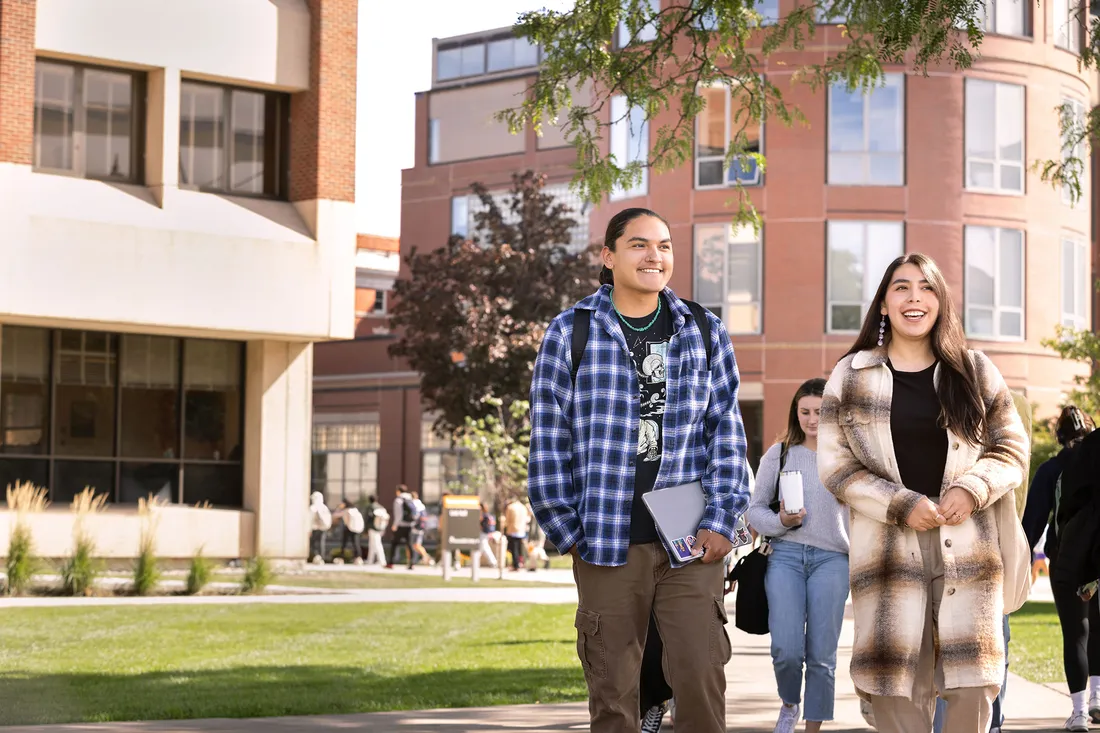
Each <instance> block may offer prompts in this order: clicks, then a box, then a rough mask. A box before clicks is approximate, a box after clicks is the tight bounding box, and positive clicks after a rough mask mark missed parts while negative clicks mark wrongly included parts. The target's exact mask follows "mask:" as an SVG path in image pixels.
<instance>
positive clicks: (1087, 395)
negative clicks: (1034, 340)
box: [1042, 325, 1100, 420]
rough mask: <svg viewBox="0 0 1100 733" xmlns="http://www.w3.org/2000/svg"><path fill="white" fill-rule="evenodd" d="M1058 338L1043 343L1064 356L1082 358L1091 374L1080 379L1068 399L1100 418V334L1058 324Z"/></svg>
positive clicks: (1045, 340)
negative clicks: (1097, 367)
mask: <svg viewBox="0 0 1100 733" xmlns="http://www.w3.org/2000/svg"><path fill="white" fill-rule="evenodd" d="M1054 333H1055V335H1054V338H1050V339H1044V340H1043V342H1042V343H1043V346H1046V347H1047V348H1050V349H1053V350H1054V351H1055V352H1057V354H1058V355H1059V356H1061V357H1062V358H1063V359H1069V360H1070V361H1079V362H1081V363H1082V364H1085V365H1087V366H1088V367H1089V371H1088V374H1086V375H1083V376H1078V377H1077V378H1076V382H1077V389H1075V390H1074V391H1073V392H1071V393H1070V394H1069V395H1068V396H1067V402H1073V403H1074V404H1076V405H1077V406H1078V407H1080V408H1081V409H1082V410H1084V411H1085V412H1087V413H1088V414H1089V415H1092V416H1093V419H1094V420H1095V419H1097V418H1100V371H1097V370H1096V368H1095V367H1096V365H1097V364H1100V336H1098V335H1097V334H1096V333H1094V332H1092V331H1087V330H1078V329H1073V328H1066V327H1065V326H1061V325H1058V326H1055V327H1054Z"/></svg>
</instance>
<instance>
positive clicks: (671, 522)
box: [642, 481, 752, 562]
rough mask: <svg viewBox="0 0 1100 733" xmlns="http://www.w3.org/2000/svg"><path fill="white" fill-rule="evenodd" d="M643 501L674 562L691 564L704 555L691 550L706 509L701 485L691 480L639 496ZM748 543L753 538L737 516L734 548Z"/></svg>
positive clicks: (742, 518) (743, 519)
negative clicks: (687, 482) (688, 482)
mask: <svg viewBox="0 0 1100 733" xmlns="http://www.w3.org/2000/svg"><path fill="white" fill-rule="evenodd" d="M642 501H643V502H644V503H645V506H646V509H648V510H649V513H650V514H652V515H653V523H654V524H655V525H657V532H658V533H659V534H660V535H661V537H662V539H664V541H665V546H666V547H668V548H669V553H670V554H671V555H672V557H673V559H674V560H677V561H679V562H691V561H692V560H698V559H699V558H700V557H702V556H703V553H702V551H701V550H700V551H696V550H695V549H694V547H695V541H696V540H695V535H696V533H697V532H698V531H699V523H700V522H702V521H703V514H704V513H705V512H706V510H707V497H706V495H705V494H704V493H703V484H702V483H700V482H699V481H694V482H692V483H690V484H681V485H680V486H671V487H669V488H667V489H658V490H656V491H650V492H648V493H646V494H643V495H642ZM751 543H752V535H751V534H750V533H749V528H748V525H746V524H745V518H744V517H738V519H737V524H736V525H735V527H734V542H733V546H734V547H741V546H742V545H748V544H751Z"/></svg>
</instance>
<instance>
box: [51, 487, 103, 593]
mask: <svg viewBox="0 0 1100 733" xmlns="http://www.w3.org/2000/svg"><path fill="white" fill-rule="evenodd" d="M106 503H107V497H106V496H104V495H99V496H97V495H96V493H95V489H93V488H92V487H90V486H85V487H84V490H83V491H81V492H80V493H79V494H77V495H76V498H75V499H73V503H72V505H71V508H72V511H73V513H74V514H76V521H75V522H73V554H72V555H71V556H70V557H69V559H68V560H66V561H65V562H64V563H63V564H62V566H61V586H62V589H63V590H64V591H65V593H66V594H68V595H71V596H86V595H90V594H91V592H92V587H93V586H94V585H95V579H96V577H98V576H99V573H100V565H99V563H98V562H97V561H96V559H95V542H94V541H93V540H92V536H91V534H89V533H88V528H87V526H86V524H85V521H86V520H87V518H88V516H89V515H91V514H95V513H96V512H101V511H103V506H104V505H105V504H106Z"/></svg>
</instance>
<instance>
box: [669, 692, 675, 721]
mask: <svg viewBox="0 0 1100 733" xmlns="http://www.w3.org/2000/svg"><path fill="white" fill-rule="evenodd" d="M668 725H669V727H670V728H671V727H672V726H674V725H676V698H672V699H671V700H669V701H668Z"/></svg>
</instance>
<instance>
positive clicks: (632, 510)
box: [528, 209, 749, 733]
mask: <svg viewBox="0 0 1100 733" xmlns="http://www.w3.org/2000/svg"><path fill="white" fill-rule="evenodd" d="M601 258H602V261H603V265H604V267H603V270H602V271H601V273H600V282H601V283H602V284H603V285H602V287H601V288H600V289H599V290H598V291H597V292H596V293H595V294H593V295H591V296H589V297H588V298H585V299H584V300H582V301H581V302H580V303H577V305H575V306H574V307H573V308H570V309H569V310H567V311H565V312H564V313H562V314H561V315H559V316H558V317H557V318H555V319H554V321H553V322H552V323H551V324H550V326H549V328H548V330H547V333H546V337H545V339H544V341H543V344H542V347H541V349H540V351H539V355H538V358H537V360H536V362H535V372H534V377H533V380H532V385H531V424H532V430H531V457H530V461H529V472H528V492H529V494H530V497H531V501H532V504H533V507H534V511H535V516H536V519H537V520H538V522H539V524H540V526H541V527H542V528H543V530H544V531H545V532H546V535H547V537H548V538H549V539H550V541H551V542H553V543H554V545H555V546H556V547H557V548H558V549H559V550H560V551H561V552H563V553H564V552H569V553H570V554H571V555H572V556H573V573H574V576H575V577H576V580H577V589H578V595H579V606H578V609H577V617H576V627H577V632H578V634H577V653H578V656H579V657H580V660H581V666H582V667H583V669H584V675H585V680H586V681H587V683H588V692H589V711H590V715H591V730H592V731H593V733H628V732H629V733H637V731H638V730H639V729H640V725H641V722H640V708H639V704H640V703H639V685H638V679H639V670H640V667H641V662H642V649H643V647H644V644H645V639H646V635H647V632H648V629H649V623H650V615H651V612H652V615H653V616H654V617H655V620H656V626H657V628H658V629H659V631H660V635H661V638H662V639H663V641H664V646H665V664H666V669H667V671H668V681H669V683H670V685H671V687H672V689H673V692H674V694H675V697H676V703H677V709H678V710H679V715H678V716H677V719H676V727H677V729H678V730H679V729H683V730H686V731H691V733H720V732H724V731H725V730H726V725H725V720H726V713H725V709H726V703H725V689H726V677H725V670H724V665H725V664H726V662H728V661H729V658H730V653H731V650H730V642H729V637H728V636H727V634H726V629H725V623H726V611H725V607H724V605H723V601H722V586H723V570H724V567H723V562H722V561H723V559H724V558H725V556H726V555H727V554H728V553H729V552H730V549H731V547H732V541H733V538H734V526H735V524H736V521H737V519H738V518H739V517H740V516H741V514H743V513H744V511H745V509H746V507H747V504H748V500H749V492H748V473H747V465H746V461H745V435H744V428H743V426H742V423H741V416H740V411H739V410H738V406H737V386H738V374H737V366H736V363H735V360H734V354H733V347H732V345H731V344H730V340H729V336H728V335H727V333H726V329H725V327H724V326H723V325H722V322H721V321H720V320H719V319H718V318H716V317H715V316H714V315H713V314H711V313H709V312H706V311H704V310H703V309H701V308H699V307H698V306H695V305H694V304H691V305H688V304H685V303H684V301H681V300H680V299H679V298H677V297H676V295H675V294H674V293H673V292H672V291H671V290H669V289H668V288H667V285H668V282H669V279H670V278H671V276H672V269H673V253H672V241H671V237H670V234H669V229H668V225H667V223H666V222H665V221H664V220H663V219H662V218H661V217H660V216H658V215H657V214H655V213H653V212H652V211H648V210H646V209H627V210H625V211H623V212H621V213H619V214H617V215H615V216H614V217H613V218H612V219H611V221H610V223H609V224H608V228H607V233H606V236H605V239H604V248H603V251H602V253H601ZM582 319H585V320H587V325H588V328H587V337H586V338H585V339H583V340H580V339H578V340H580V341H581V343H580V344H577V343H576V342H575V336H574V329H575V328H577V324H578V323H582ZM697 319H705V323H703V324H702V325H700V323H699V322H698V321H697ZM581 328H582V330H581V333H584V330H583V324H582V326H581ZM705 334H707V335H709V339H708V340H709V344H708V343H706V342H704V338H705ZM578 345H580V346H582V347H583V348H582V350H581V352H580V353H579V358H578V359H577V363H574V359H573V353H574V349H576V348H577V346H578ZM695 481H701V482H702V486H703V492H704V494H705V498H706V511H705V514H704V515H703V519H702V522H701V523H700V525H699V530H698V532H697V533H696V537H695V544H694V549H695V550H696V551H701V552H702V553H703V554H702V557H701V559H699V560H695V561H693V562H689V563H686V564H684V563H679V562H675V563H674V562H672V561H671V560H670V555H669V551H670V548H669V547H667V546H665V545H664V543H663V542H662V541H661V540H660V538H659V536H658V533H657V529H656V526H655V524H654V521H653V518H652V516H651V515H650V514H649V512H648V510H647V509H646V508H645V505H644V504H643V501H642V496H643V495H644V494H645V493H646V492H648V491H650V490H653V489H662V488H667V487H673V486H679V485H683V484H689V483H692V482H695Z"/></svg>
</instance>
